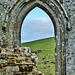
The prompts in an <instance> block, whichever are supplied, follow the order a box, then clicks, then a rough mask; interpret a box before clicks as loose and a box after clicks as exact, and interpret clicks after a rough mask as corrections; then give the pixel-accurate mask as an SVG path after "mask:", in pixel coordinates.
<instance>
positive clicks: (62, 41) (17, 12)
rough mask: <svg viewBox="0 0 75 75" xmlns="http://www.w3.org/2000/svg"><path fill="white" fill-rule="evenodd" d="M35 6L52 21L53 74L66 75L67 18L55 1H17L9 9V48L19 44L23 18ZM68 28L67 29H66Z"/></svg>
mask: <svg viewBox="0 0 75 75" xmlns="http://www.w3.org/2000/svg"><path fill="white" fill-rule="evenodd" d="M36 6H38V7H39V8H41V9H43V10H44V11H45V12H46V13H47V14H48V15H49V16H50V18H51V19H52V22H53V24H54V29H55V41H56V49H55V72H56V75H66V39H67V38H66V36H67V33H66V32H67V30H66V29H69V28H70V27H68V24H69V23H68V16H67V14H66V12H65V11H64V9H63V8H62V6H61V5H60V3H58V2H57V1H55V0H46V1H45V0H17V1H16V2H15V3H14V4H13V7H12V8H10V9H9V13H8V15H7V16H8V21H10V22H9V26H8V25H7V26H8V27H9V35H10V36H9V38H10V42H9V48H13V47H18V46H20V43H21V41H20V40H21V36H20V34H21V25H22V22H23V20H24V18H25V16H26V15H27V14H28V13H29V12H30V11H31V10H32V9H33V8H35V7H36ZM67 27H68V28H67Z"/></svg>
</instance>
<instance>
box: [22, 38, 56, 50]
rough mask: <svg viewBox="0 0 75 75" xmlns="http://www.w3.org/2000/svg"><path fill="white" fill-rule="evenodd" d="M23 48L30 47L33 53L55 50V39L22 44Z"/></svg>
mask: <svg viewBox="0 0 75 75" xmlns="http://www.w3.org/2000/svg"><path fill="white" fill-rule="evenodd" d="M21 47H30V48H31V49H32V50H33V51H36V50H54V48H55V41H54V37H51V38H46V39H41V40H36V41H31V42H26V43H22V44H21Z"/></svg>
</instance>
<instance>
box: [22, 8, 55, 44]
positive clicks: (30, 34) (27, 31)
mask: <svg viewBox="0 0 75 75" xmlns="http://www.w3.org/2000/svg"><path fill="white" fill-rule="evenodd" d="M48 37H54V26H53V23H52V21H51V19H50V17H49V16H48V15H47V13H46V12H44V11H43V10H42V9H40V8H39V7H36V8H34V9H33V10H31V11H30V12H29V13H28V14H27V16H26V17H25V19H24V21H23V24H22V28H21V42H22V43H23V42H29V41H34V40H38V39H44V38H48Z"/></svg>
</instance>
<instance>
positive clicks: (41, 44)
mask: <svg viewBox="0 0 75 75" xmlns="http://www.w3.org/2000/svg"><path fill="white" fill-rule="evenodd" d="M21 47H30V48H31V49H32V52H35V51H37V50H42V51H41V52H39V53H37V56H38V58H39V63H38V64H37V65H36V67H37V68H38V69H39V70H40V71H41V72H42V73H44V74H45V75H55V56H54V53H55V41H54V37H51V38H46V39H41V40H36V41H31V42H25V43H22V44H21Z"/></svg>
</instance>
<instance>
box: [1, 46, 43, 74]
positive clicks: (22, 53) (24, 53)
mask: <svg viewBox="0 0 75 75" xmlns="http://www.w3.org/2000/svg"><path fill="white" fill-rule="evenodd" d="M36 63H38V57H37V56H36V55H35V53H31V49H30V48H29V47H23V48H16V49H4V48H0V75H44V74H42V73H41V72H40V71H38V70H37V69H36V67H35V66H36Z"/></svg>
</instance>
